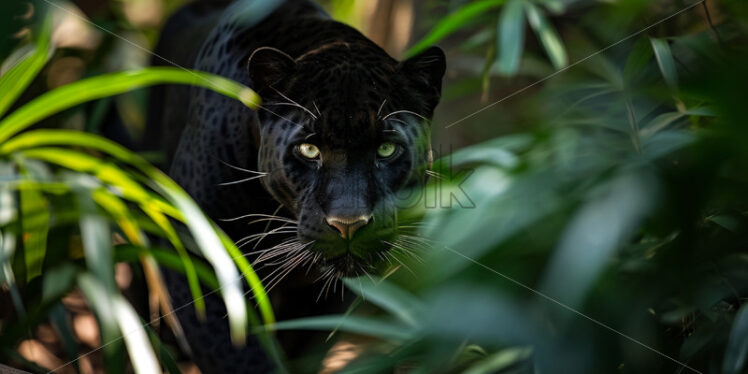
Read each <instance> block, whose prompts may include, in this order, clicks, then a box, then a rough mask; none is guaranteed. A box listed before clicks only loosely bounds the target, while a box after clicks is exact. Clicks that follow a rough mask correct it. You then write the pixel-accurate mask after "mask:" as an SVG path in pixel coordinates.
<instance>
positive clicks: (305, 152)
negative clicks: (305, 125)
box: [299, 143, 319, 160]
mask: <svg viewBox="0 0 748 374" xmlns="http://www.w3.org/2000/svg"><path fill="white" fill-rule="evenodd" d="M299 153H301V155H302V156H304V157H306V158H308V159H310V160H314V159H316V158H318V157H319V148H317V146H316V145H314V144H309V143H302V144H299Z"/></svg>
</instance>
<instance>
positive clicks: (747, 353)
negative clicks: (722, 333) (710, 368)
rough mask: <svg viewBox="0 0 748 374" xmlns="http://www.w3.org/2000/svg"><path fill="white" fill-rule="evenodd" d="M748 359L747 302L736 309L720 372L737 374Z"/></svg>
mask: <svg viewBox="0 0 748 374" xmlns="http://www.w3.org/2000/svg"><path fill="white" fill-rule="evenodd" d="M747 359H748V304H743V306H742V307H741V308H740V309H739V310H738V313H737V314H736V315H735V321H734V322H733V324H732V331H730V338H729V339H728V341H727V348H726V349H725V357H724V359H723V361H722V373H724V374H738V373H741V372H742V370H743V368H744V367H745V362H746V360H747Z"/></svg>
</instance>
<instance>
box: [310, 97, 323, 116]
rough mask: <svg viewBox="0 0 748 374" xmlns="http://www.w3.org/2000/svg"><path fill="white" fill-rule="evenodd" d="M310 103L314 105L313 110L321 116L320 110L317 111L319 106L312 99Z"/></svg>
mask: <svg viewBox="0 0 748 374" xmlns="http://www.w3.org/2000/svg"><path fill="white" fill-rule="evenodd" d="M312 105H314V110H316V111H317V114H319V116H320V117H322V112H320V111H319V107H318V106H317V103H316V102H315V101H314V100H312Z"/></svg>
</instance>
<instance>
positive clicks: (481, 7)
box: [405, 0, 506, 57]
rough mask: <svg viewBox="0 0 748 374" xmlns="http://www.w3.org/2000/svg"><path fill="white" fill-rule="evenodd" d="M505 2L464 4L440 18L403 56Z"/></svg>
mask: <svg viewBox="0 0 748 374" xmlns="http://www.w3.org/2000/svg"><path fill="white" fill-rule="evenodd" d="M505 2H506V0H482V1H475V2H471V3H468V4H466V5H465V6H463V7H461V8H460V9H458V10H457V11H455V12H453V13H450V14H449V15H448V16H447V17H445V18H444V19H443V20H441V21H440V22H439V23H438V24H437V25H436V26H434V28H433V29H431V32H429V33H428V34H427V35H426V36H424V37H423V39H421V40H420V41H419V42H418V43H416V45H414V46H413V47H411V48H410V49H409V50H407V51H406V52H405V56H406V57H411V56H415V55H417V54H418V53H420V52H423V51H425V50H426V48H428V47H429V46H431V45H432V44H434V43H436V42H438V41H440V40H442V39H443V38H445V37H446V36H448V35H449V34H451V33H453V32H454V31H455V30H457V29H459V28H460V27H462V26H465V25H466V24H467V23H468V22H470V21H471V20H473V19H474V18H476V17H478V16H480V15H481V14H483V13H485V12H487V11H489V10H491V9H493V8H497V7H499V6H501V5H503V4H504V3H505Z"/></svg>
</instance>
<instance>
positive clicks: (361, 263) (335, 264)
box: [323, 252, 376, 278]
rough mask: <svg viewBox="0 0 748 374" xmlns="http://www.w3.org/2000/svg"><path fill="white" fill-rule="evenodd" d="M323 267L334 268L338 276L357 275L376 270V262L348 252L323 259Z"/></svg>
mask: <svg viewBox="0 0 748 374" xmlns="http://www.w3.org/2000/svg"><path fill="white" fill-rule="evenodd" d="M323 267H324V268H327V269H334V272H335V276H336V277H338V278H348V277H358V276H362V275H366V274H372V273H375V272H376V264H374V263H372V261H371V260H367V259H363V258H360V257H358V256H355V255H353V254H352V253H350V252H348V253H345V254H343V255H340V256H337V257H334V258H330V259H325V260H324V265H323Z"/></svg>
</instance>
